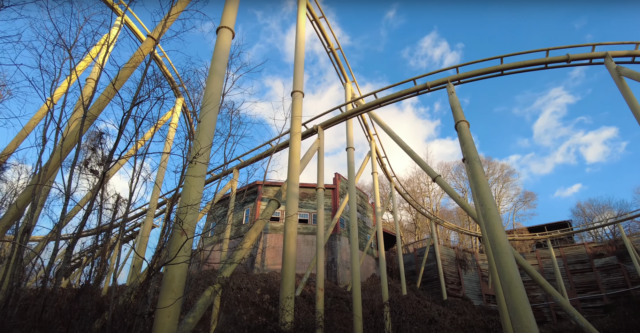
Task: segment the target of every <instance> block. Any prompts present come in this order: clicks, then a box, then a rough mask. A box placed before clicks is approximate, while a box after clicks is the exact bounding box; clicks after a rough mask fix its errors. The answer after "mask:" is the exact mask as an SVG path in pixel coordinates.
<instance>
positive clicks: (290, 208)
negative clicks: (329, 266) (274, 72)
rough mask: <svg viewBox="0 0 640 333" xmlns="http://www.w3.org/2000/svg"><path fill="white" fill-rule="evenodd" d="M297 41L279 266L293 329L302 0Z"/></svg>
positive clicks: (283, 317) (284, 323)
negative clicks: (285, 205) (284, 211)
mask: <svg viewBox="0 0 640 333" xmlns="http://www.w3.org/2000/svg"><path fill="white" fill-rule="evenodd" d="M297 13H298V16H297V21H296V43H295V51H294V59H293V91H292V92H291V123H290V124H291V127H290V130H289V133H290V134H289V162H288V169H287V182H288V184H289V185H288V187H287V196H286V202H287V209H286V216H285V219H284V237H283V238H284V239H283V244H282V269H281V274H280V326H281V327H282V329H283V330H285V331H291V330H293V314H294V304H295V291H296V245H297V240H298V201H299V196H300V146H301V144H302V135H301V134H302V99H303V98H304V92H303V91H304V49H305V45H304V43H305V23H306V20H305V17H306V13H307V5H306V1H305V0H298V12H297Z"/></svg>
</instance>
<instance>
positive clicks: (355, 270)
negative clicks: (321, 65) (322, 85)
mask: <svg viewBox="0 0 640 333" xmlns="http://www.w3.org/2000/svg"><path fill="white" fill-rule="evenodd" d="M351 90H352V87H351V82H350V81H349V80H347V82H345V84H344V93H345V100H346V101H350V100H351V98H352V92H351ZM346 108H347V111H349V110H351V104H347V106H346ZM345 124H346V130H347V135H346V136H347V180H348V189H349V257H350V266H351V304H352V307H353V309H352V310H353V316H352V321H353V331H354V332H357V333H359V332H362V331H363V330H364V328H363V322H362V291H361V287H360V265H359V260H358V259H359V258H360V249H359V245H360V244H359V241H358V189H357V188H356V177H355V175H356V170H355V150H356V148H355V144H354V142H353V119H348V120H347V121H346V122H345ZM374 147H375V146H374ZM373 149H374V148H373V147H372V148H371V151H370V154H371V156H372V158H371V163H372V165H373V164H375V163H376V160H375V158H374V157H373V156H375V155H374V154H375V152H374V150H373ZM376 176H377V174H376ZM365 251H366V249H365Z"/></svg>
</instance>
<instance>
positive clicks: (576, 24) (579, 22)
mask: <svg viewBox="0 0 640 333" xmlns="http://www.w3.org/2000/svg"><path fill="white" fill-rule="evenodd" d="M585 25H587V18H586V17H584V16H583V17H581V18H579V19H577V20H575V21H573V27H574V28H576V30H580V29H581V28H582V27H584V26H585Z"/></svg>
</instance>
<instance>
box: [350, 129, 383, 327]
mask: <svg viewBox="0 0 640 333" xmlns="http://www.w3.org/2000/svg"><path fill="white" fill-rule="evenodd" d="M369 144H370V145H371V176H372V177H373V197H374V203H375V208H376V212H375V213H376V229H377V233H378V235H377V236H378V267H379V268H380V288H381V289H382V302H383V303H384V331H385V332H388V333H390V332H391V308H390V305H389V283H388V282H387V259H386V257H385V250H384V232H383V230H382V211H381V210H380V189H379V184H378V164H377V163H376V142H375V141H373V140H371V141H369ZM356 230H358V229H356ZM352 260H353V259H352ZM358 282H360V281H358ZM355 286H356V285H355V284H354V288H353V289H355Z"/></svg>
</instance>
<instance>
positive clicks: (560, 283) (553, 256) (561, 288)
mask: <svg viewBox="0 0 640 333" xmlns="http://www.w3.org/2000/svg"><path fill="white" fill-rule="evenodd" d="M547 247H548V248H549V254H550V255H551V262H552V263H553V272H554V274H555V277H556V284H557V285H558V290H559V291H560V292H561V293H562V296H564V298H565V299H567V300H569V295H567V288H566V287H565V285H564V280H563V279H562V274H561V273H560V267H559V266H558V260H557V259H556V254H555V252H553V244H551V240H550V239H547Z"/></svg>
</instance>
